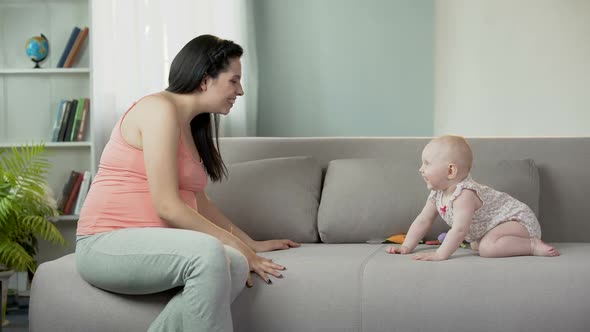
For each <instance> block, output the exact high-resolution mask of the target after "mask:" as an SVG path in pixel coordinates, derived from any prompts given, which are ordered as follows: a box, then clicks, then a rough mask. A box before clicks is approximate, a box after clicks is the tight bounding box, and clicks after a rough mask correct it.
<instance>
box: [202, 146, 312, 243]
mask: <svg viewBox="0 0 590 332" xmlns="http://www.w3.org/2000/svg"><path fill="white" fill-rule="evenodd" d="M228 173H229V177H228V179H227V180H225V181H222V182H219V183H211V184H210V185H209V186H208V188H207V194H208V196H209V198H210V199H211V200H212V201H213V202H214V203H215V205H216V206H217V207H218V208H219V209H220V210H221V211H222V212H223V213H224V214H225V215H226V216H227V217H228V218H229V219H230V220H231V221H232V222H233V223H235V224H236V225H237V226H238V227H240V229H242V230H243V231H244V232H246V233H247V234H248V235H249V236H250V237H252V238H253V239H255V240H269V239H277V238H288V239H291V240H294V241H298V242H308V243H309V242H318V240H319V236H318V231H317V211H318V206H319V199H320V190H321V182H322V169H321V167H320V165H319V164H318V162H317V161H316V160H315V159H313V158H311V157H288V158H272V159H262V160H254V161H247V162H242V163H235V164H232V165H229V166H228Z"/></svg>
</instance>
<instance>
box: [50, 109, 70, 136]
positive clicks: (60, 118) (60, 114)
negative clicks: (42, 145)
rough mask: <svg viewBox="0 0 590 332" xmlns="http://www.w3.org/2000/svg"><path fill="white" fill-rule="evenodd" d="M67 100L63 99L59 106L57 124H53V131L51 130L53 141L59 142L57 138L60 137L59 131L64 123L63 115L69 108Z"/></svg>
mask: <svg viewBox="0 0 590 332" xmlns="http://www.w3.org/2000/svg"><path fill="white" fill-rule="evenodd" d="M67 102H68V101H67V100H65V99H62V100H61V101H60V102H59V105H58V106H57V114H56V117H55V122H54V123H53V129H52V130H51V141H52V142H57V138H58V137H59V136H58V135H59V129H60V127H61V123H62V121H63V115H64V111H65V108H66V106H67Z"/></svg>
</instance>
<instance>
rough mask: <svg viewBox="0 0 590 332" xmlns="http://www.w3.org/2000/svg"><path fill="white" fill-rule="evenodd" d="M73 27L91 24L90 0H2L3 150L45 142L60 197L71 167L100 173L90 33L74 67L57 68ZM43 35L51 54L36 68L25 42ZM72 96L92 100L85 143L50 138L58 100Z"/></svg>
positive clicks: (0, 146)
mask: <svg viewBox="0 0 590 332" xmlns="http://www.w3.org/2000/svg"><path fill="white" fill-rule="evenodd" d="M75 26H77V27H79V28H81V29H82V28H84V27H90V26H91V15H90V0H18V1H17V0H0V45H1V47H0V150H6V149H10V148H12V147H19V146H22V145H24V144H31V143H40V142H44V143H45V146H46V150H47V152H48V159H49V160H50V162H51V164H52V168H51V170H50V171H49V174H48V176H47V179H48V182H49V185H50V187H51V189H52V190H53V193H54V196H55V197H56V198H59V196H60V195H61V191H62V188H63V185H64V183H65V182H66V181H67V179H68V178H69V176H70V172H71V171H72V170H77V171H85V170H89V171H90V172H91V173H92V174H95V172H96V162H95V158H94V143H93V135H92V131H91V129H92V125H91V119H92V116H91V115H92V112H94V109H93V107H92V102H93V100H92V98H91V97H92V96H91V91H92V86H91V84H92V83H91V82H92V70H91V68H92V66H91V59H90V54H91V42H92V31H90V34H89V36H88V38H87V39H86V41H85V43H84V46H83V47H82V49H81V50H80V52H79V54H78V60H77V61H75V63H74V66H73V68H56V67H57V63H58V62H59V59H60V57H61V54H62V52H63V50H64V48H65V45H66V43H67V41H68V39H69V37H70V34H71V32H72V29H73V28H74V27H75ZM41 33H42V34H43V35H45V36H46V37H47V39H48V41H49V54H48V56H47V58H46V59H45V60H44V61H43V62H42V63H40V66H41V68H40V69H34V68H33V67H34V65H35V64H34V62H33V61H31V60H30V59H29V58H28V57H27V55H26V53H25V41H26V40H27V39H29V38H30V37H32V36H38V35H40V34H41ZM74 98H76V99H77V98H90V102H91V105H90V113H89V114H90V116H89V118H88V120H87V123H86V126H85V131H86V134H85V141H83V142H51V132H52V128H53V124H54V122H55V118H56V115H57V108H58V105H59V103H60V101H61V100H62V99H68V100H70V99H74ZM76 218H77V217H76V216H65V218H59V220H60V221H62V220H74V221H75V220H76Z"/></svg>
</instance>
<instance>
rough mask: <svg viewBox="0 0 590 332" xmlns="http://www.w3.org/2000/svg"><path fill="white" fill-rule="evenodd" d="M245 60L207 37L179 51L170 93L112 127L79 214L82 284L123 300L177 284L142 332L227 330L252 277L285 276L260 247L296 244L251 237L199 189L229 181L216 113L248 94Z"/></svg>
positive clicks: (141, 104) (145, 102) (233, 47)
mask: <svg viewBox="0 0 590 332" xmlns="http://www.w3.org/2000/svg"><path fill="white" fill-rule="evenodd" d="M242 53H243V50H242V48H241V47H240V46H239V45H237V44H235V43H233V42H232V41H229V40H223V39H220V38H217V37H215V36H211V35H203V36H199V37H197V38H195V39H193V40H191V41H190V42H189V43H188V44H187V45H185V46H184V48H183V49H182V50H181V51H180V52H179V53H178V55H177V56H176V57H175V58H174V60H173V62H172V65H171V68H170V75H169V86H168V88H167V89H166V90H165V91H161V92H159V93H156V94H152V95H149V96H146V97H144V98H142V99H140V100H139V101H138V102H136V103H135V104H134V105H133V106H131V107H130V108H129V110H127V112H126V113H125V114H124V115H123V116H122V117H121V119H120V120H119V121H118V122H117V124H116V125H115V128H114V129H113V132H112V134H111V137H110V140H109V141H108V142H107V144H106V146H105V148H104V151H103V154H102V157H101V161H100V165H99V170H98V172H97V174H96V177H95V179H94V181H93V184H92V186H91V188H90V191H89V193H88V196H87V198H86V201H85V202H84V206H83V208H82V211H81V213H80V219H79V221H78V229H77V236H78V240H77V246H76V259H77V266H78V270H79V272H80V275H81V276H82V277H83V278H84V279H85V280H86V281H88V282H89V283H91V284H93V285H95V286H96V287H99V288H102V289H105V290H108V291H112V292H117V293H122V294H148V293H154V292H160V291H164V290H167V289H170V288H174V287H177V286H183V290H181V291H180V292H179V293H178V294H176V296H174V297H173V298H172V299H171V300H170V302H169V303H168V304H167V305H166V307H165V309H164V310H163V311H162V313H161V314H160V315H159V316H158V317H157V318H156V320H155V321H154V322H153V323H152V324H151V326H150V329H149V331H231V330H232V319H231V312H230V304H231V302H232V301H233V300H234V299H235V298H236V297H237V295H238V294H239V292H240V291H241V290H242V288H243V286H244V284H245V283H246V284H247V285H248V286H252V285H253V283H252V279H251V277H250V273H249V271H253V272H255V273H257V274H258V275H259V276H260V277H261V278H262V279H263V280H264V281H266V282H267V283H271V281H270V279H269V277H268V275H272V276H275V277H279V278H280V277H281V276H282V275H281V272H280V271H282V270H284V269H285V267H283V266H281V265H279V264H276V263H274V262H272V261H271V260H269V259H266V258H263V257H260V256H258V255H256V252H261V251H270V250H276V249H287V248H289V247H298V246H299V244H298V243H295V242H293V241H290V240H272V241H262V242H259V241H254V240H252V239H251V238H250V237H249V236H248V235H246V234H245V233H244V232H243V231H241V230H240V229H239V228H238V227H236V226H235V225H234V224H232V223H231V221H230V220H228V219H227V218H226V217H225V216H224V215H223V213H221V211H219V209H218V208H217V207H216V206H215V205H214V204H213V203H212V202H211V201H210V200H209V199H208V197H207V196H206V195H205V193H204V189H205V187H206V185H207V177H209V178H210V179H211V180H213V181H219V180H221V179H222V178H223V177H224V176H225V175H226V168H225V165H224V163H223V161H222V159H221V156H220V154H219V151H218V150H217V148H216V145H215V144H214V139H213V136H215V141H217V128H218V123H217V117H218V115H219V114H223V115H226V114H228V113H229V111H230V109H231V108H232V106H233V104H234V103H235V101H236V98H237V97H238V96H242V95H243V94H244V91H243V89H242V86H241V84H240V78H241V64H240V57H241V55H242ZM212 119H213V120H214V122H215V131H214V130H213V128H212V124H211V121H212Z"/></svg>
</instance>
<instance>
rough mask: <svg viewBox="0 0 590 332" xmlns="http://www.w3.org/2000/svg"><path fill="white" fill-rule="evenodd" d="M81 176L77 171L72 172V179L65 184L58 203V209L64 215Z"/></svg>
mask: <svg viewBox="0 0 590 332" xmlns="http://www.w3.org/2000/svg"><path fill="white" fill-rule="evenodd" d="M79 176H80V173H78V172H76V171H71V172H70V177H69V178H68V180H67V181H66V183H64V186H63V189H62V191H61V196H60V198H59V201H58V202H57V209H58V210H59V211H60V212H62V213H64V210H65V207H66V203H67V201H68V198H69V197H70V194H71V192H72V188H73V187H74V183H76V180H77V179H78V177H79Z"/></svg>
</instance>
